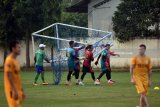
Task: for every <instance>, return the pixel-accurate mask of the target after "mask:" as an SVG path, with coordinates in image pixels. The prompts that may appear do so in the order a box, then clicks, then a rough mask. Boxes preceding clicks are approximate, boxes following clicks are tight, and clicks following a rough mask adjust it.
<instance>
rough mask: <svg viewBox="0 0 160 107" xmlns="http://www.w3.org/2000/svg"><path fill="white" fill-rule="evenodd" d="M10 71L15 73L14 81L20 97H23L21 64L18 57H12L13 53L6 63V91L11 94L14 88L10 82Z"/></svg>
mask: <svg viewBox="0 0 160 107" xmlns="http://www.w3.org/2000/svg"><path fill="white" fill-rule="evenodd" d="M8 72H10V73H11V74H12V75H13V80H12V81H13V83H14V84H15V87H16V89H17V91H18V95H19V97H20V98H21V95H22V85H21V79H20V64H19V62H18V61H17V60H16V59H14V58H13V57H11V55H9V56H7V58H6V60H5V63H4V86H5V92H6V94H7V95H8V96H9V95H10V94H11V93H12V91H13V89H12V87H11V85H10V82H9V78H8Z"/></svg>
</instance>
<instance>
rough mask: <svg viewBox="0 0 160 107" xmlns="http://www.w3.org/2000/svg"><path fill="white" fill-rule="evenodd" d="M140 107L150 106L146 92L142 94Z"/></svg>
mask: <svg viewBox="0 0 160 107" xmlns="http://www.w3.org/2000/svg"><path fill="white" fill-rule="evenodd" d="M140 107H149V104H148V100H147V97H146V95H145V94H141V97H140Z"/></svg>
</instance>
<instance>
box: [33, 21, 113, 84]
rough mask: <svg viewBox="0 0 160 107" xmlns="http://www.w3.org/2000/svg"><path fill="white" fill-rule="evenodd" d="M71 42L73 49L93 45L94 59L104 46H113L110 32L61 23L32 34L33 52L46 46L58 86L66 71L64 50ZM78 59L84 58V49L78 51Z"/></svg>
mask: <svg viewBox="0 0 160 107" xmlns="http://www.w3.org/2000/svg"><path fill="white" fill-rule="evenodd" d="M71 40H73V41H74V42H75V48H77V47H82V46H86V45H88V44H91V45H93V55H94V57H97V56H98V55H99V54H100V53H101V52H102V51H103V50H104V47H103V46H104V45H105V44H107V43H109V44H111V45H112V44H113V38H112V32H108V31H102V30H97V29H91V28H85V27H79V26H73V25H68V24H62V23H55V24H52V25H50V26H47V27H45V28H43V29H41V30H39V31H36V32H34V33H32V44H33V52H35V51H36V50H37V49H38V45H39V44H41V43H43V44H45V45H46V49H45V52H46V53H47V56H48V58H49V59H50V61H51V67H52V69H53V73H54V82H55V84H59V82H60V80H61V72H62V71H67V57H66V49H67V48H69V41H71ZM79 57H80V59H83V58H84V48H83V49H81V50H80V51H79Z"/></svg>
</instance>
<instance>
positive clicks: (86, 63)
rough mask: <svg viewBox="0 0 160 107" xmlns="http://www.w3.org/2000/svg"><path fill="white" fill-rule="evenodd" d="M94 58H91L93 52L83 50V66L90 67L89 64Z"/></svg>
mask: <svg viewBox="0 0 160 107" xmlns="http://www.w3.org/2000/svg"><path fill="white" fill-rule="evenodd" d="M93 60H94V58H93V53H92V51H90V50H85V59H84V62H83V65H84V66H87V67H90V66H91V62H92V61H93Z"/></svg>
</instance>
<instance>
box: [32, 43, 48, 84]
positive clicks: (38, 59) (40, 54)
mask: <svg viewBox="0 0 160 107" xmlns="http://www.w3.org/2000/svg"><path fill="white" fill-rule="evenodd" d="M45 47H46V45H44V44H39V49H38V50H37V51H36V52H35V57H34V61H35V64H36V76H35V80H34V84H33V85H34V86H37V85H38V84H37V80H38V78H39V75H40V74H41V79H42V84H43V85H47V84H48V83H47V82H45V79H44V68H43V60H46V61H47V62H48V63H50V62H49V59H48V58H47V56H46V53H45V51H44V48H45Z"/></svg>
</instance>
